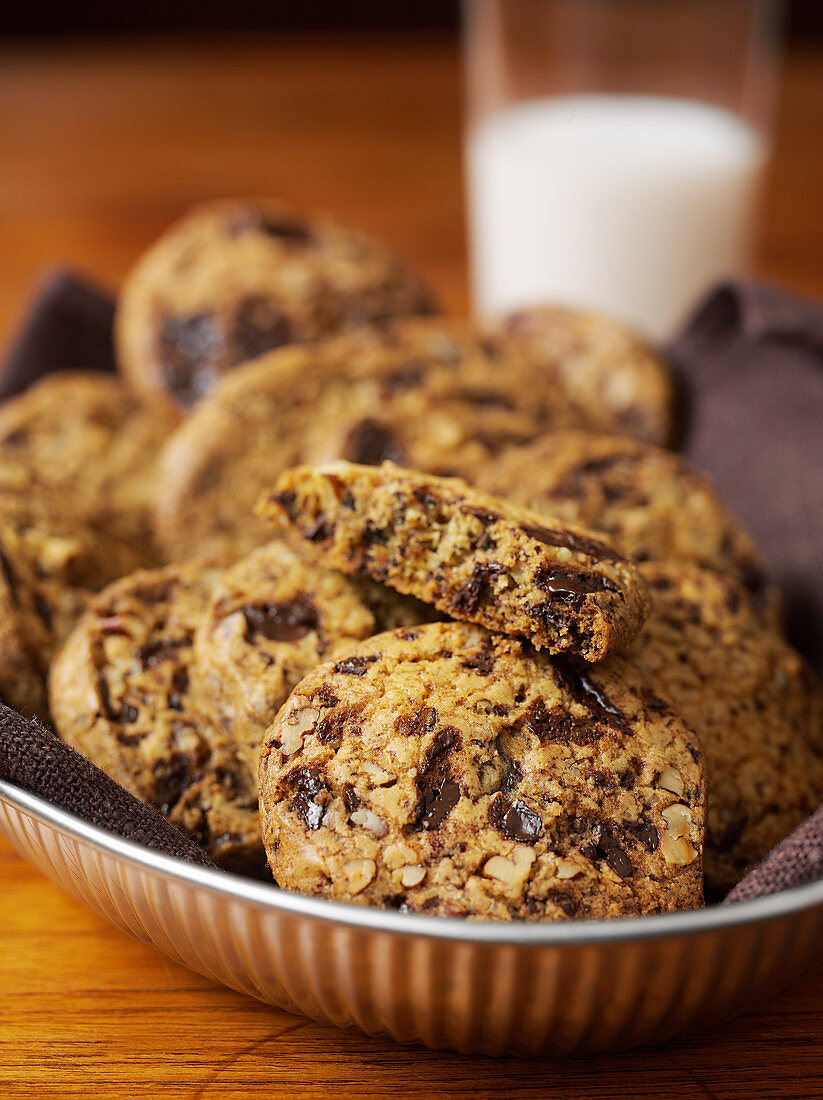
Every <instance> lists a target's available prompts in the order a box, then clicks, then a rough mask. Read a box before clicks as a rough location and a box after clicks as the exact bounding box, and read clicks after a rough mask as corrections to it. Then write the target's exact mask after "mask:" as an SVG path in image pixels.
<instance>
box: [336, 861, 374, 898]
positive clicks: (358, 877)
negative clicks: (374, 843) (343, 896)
mask: <svg viewBox="0 0 823 1100" xmlns="http://www.w3.org/2000/svg"><path fill="white" fill-rule="evenodd" d="M343 873H344V876H345V883H344V885H345V887H346V889H347V890H348V891H349V893H350V894H359V893H360V892H361V890H365V889H366V887H367V886H368V885H369V883H370V882H371V880H372V879H373V878H374V876H375V875H376V874H377V864H376V863H375V862H374V860H373V859H350V860H349V861H348V863H344V864H343Z"/></svg>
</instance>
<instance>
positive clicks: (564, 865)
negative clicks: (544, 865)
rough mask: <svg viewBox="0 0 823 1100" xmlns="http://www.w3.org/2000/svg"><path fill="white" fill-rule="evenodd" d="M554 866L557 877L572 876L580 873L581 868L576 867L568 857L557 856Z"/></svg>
mask: <svg viewBox="0 0 823 1100" xmlns="http://www.w3.org/2000/svg"><path fill="white" fill-rule="evenodd" d="M554 865H555V867H556V868H557V877H558V878H563V879H565V878H574V877H575V876H576V875H582V873H583V868H582V867H578V866H577V864H576V863H573V862H572V861H571V860H570V859H563V857H562V856H559V857H558V858H557V859H556V860H555V864H554Z"/></svg>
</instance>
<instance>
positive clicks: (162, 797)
mask: <svg viewBox="0 0 823 1100" xmlns="http://www.w3.org/2000/svg"><path fill="white" fill-rule="evenodd" d="M200 764H201V761H200V760H198V758H197V757H196V756H191V755H189V754H188V753H172V755H171V756H169V757H168V758H167V759H165V760H158V761H157V762H156V763H155V765H154V768H153V775H154V795H153V798H152V802H153V803H154V805H155V806H156V807H157V809H158V810H159V811H160V813H161V814H163V815H164V816H167V815H168V814H169V813H170V812H171V811H172V809H173V808H174V807H175V806H176V805H177V803H178V802H179V801H180V799H181V798H182V797H183V794H184V793H185V792H186V791H187V790H188V788H189V787H190V786H191V785H192V784H193V783H194V781H195V779H196V777H197V771H198V768H199V766H200Z"/></svg>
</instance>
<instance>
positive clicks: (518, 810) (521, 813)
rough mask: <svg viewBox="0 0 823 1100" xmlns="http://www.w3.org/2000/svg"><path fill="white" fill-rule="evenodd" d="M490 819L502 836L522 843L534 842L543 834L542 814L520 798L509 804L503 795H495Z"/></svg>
mask: <svg viewBox="0 0 823 1100" xmlns="http://www.w3.org/2000/svg"><path fill="white" fill-rule="evenodd" d="M489 821H490V822H491V824H492V826H493V828H495V829H496V830H497V831H498V833H500V835H501V836H504V837H506V838H507V839H508V840H517V841H520V842H521V843H522V844H533V843H534V841H536V840H539V839H540V837H541V836H542V835H543V819H542V818H541V816H540V814H539V813H537V812H536V811H535V810H533V809H532V808H531V806H527V805H526V803H525V802H521V800H520V799H519V798H516V799H514V801H513V802H511V803H510V804H509V805H507V804H506V801H505V799H504V798H503V796H502V795H499V794H498V795H495V797H494V798H493V799H492V801H491V804H490V806H489Z"/></svg>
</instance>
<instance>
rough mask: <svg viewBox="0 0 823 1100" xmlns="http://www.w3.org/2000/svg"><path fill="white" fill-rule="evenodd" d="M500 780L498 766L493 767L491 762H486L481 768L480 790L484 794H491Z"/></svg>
mask: <svg viewBox="0 0 823 1100" xmlns="http://www.w3.org/2000/svg"><path fill="white" fill-rule="evenodd" d="M499 781H500V774H499V772H498V771H497V768H493V767H492V766H491V764H484V765H483V767H482V768H481V769H480V790H481V791H482V792H483V794H490V793H491V792H492V791H493V790H495V789H496V788H497V785H498V783H499Z"/></svg>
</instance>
